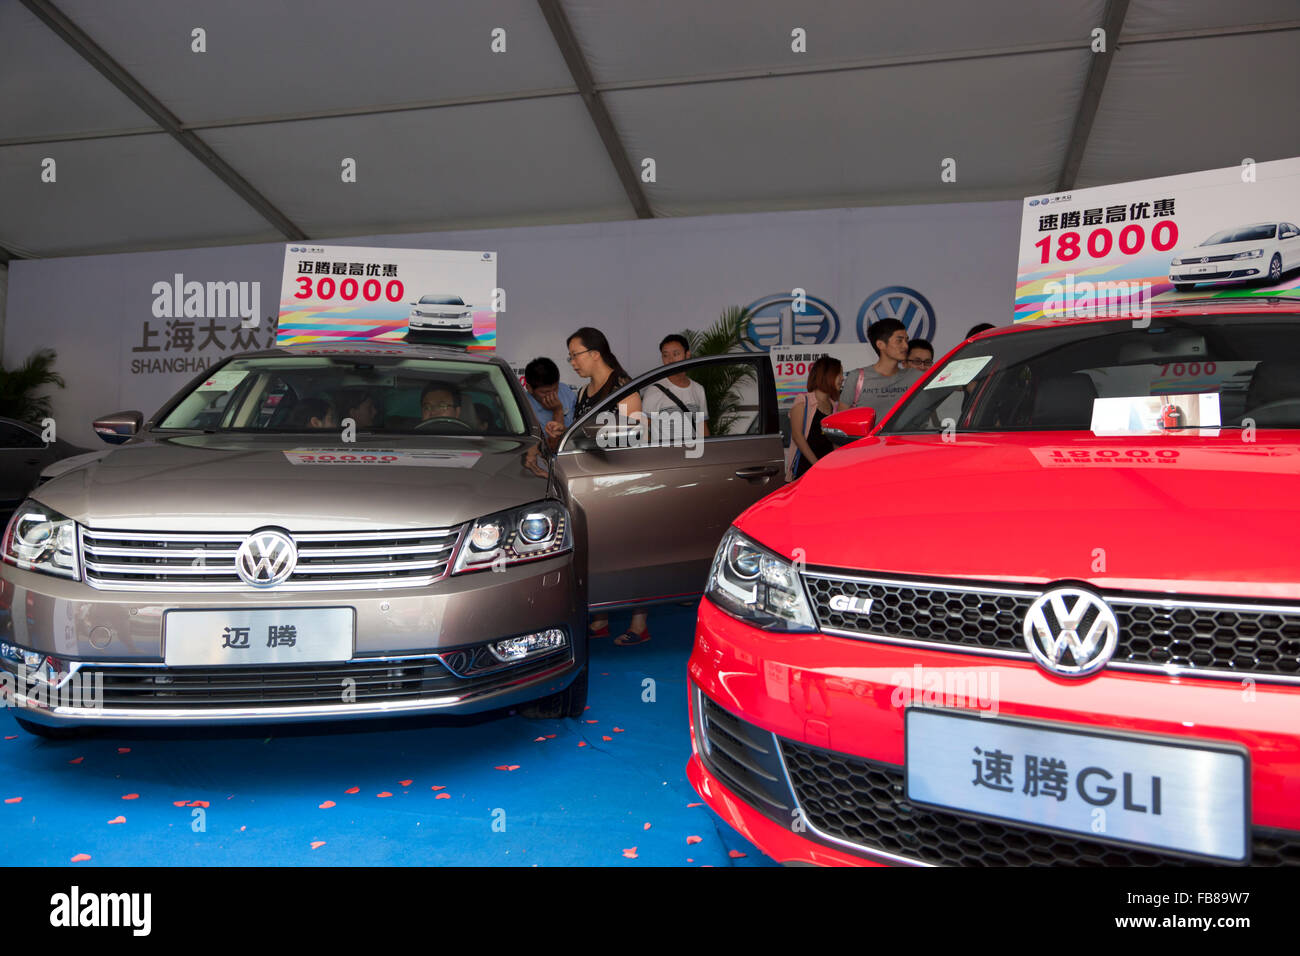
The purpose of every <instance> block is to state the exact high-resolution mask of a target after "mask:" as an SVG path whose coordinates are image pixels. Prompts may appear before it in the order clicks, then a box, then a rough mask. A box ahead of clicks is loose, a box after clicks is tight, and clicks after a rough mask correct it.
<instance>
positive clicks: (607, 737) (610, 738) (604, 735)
mask: <svg viewBox="0 0 1300 956" xmlns="http://www.w3.org/2000/svg"><path fill="white" fill-rule="evenodd" d="M600 739H601V740H613V739H614V738H613V737H611V736H609V734H601V735H600Z"/></svg>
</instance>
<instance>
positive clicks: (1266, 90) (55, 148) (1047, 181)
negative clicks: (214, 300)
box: [0, 0, 1300, 258]
mask: <svg viewBox="0 0 1300 956" xmlns="http://www.w3.org/2000/svg"><path fill="white" fill-rule="evenodd" d="M1115 2H1116V0H1111V6H1109V7H1108V4H1107V3H1106V2H1105V0H1081V2H1076V3H1070V4H1062V3H1044V2H1040V0H981V2H979V3H970V2H968V0H873V2H871V3H862V2H817V3H812V4H809V3H804V2H782V0H708V2H699V0H669V2H662V3H653V4H645V3H632V2H610V0H560V3H559V7H560V9H561V10H562V12H563V14H564V16H565V17H567V20H568V23H569V25H570V27H571V35H572V37H573V38H574V39H575V40H576V50H577V52H578V54H579V55H580V57H581V58H582V60H584V61H585V64H586V67H587V68H589V70H590V76H591V79H592V81H593V83H594V90H595V92H596V93H597V94H598V98H599V102H600V103H601V104H603V109H604V110H605V111H607V115H608V117H609V119H610V120H612V135H613V144H614V145H613V152H614V154H615V155H621V157H622V162H623V163H624V164H625V167H630V169H631V170H632V171H633V172H634V173H636V174H638V175H637V179H638V180H639V178H640V177H639V174H640V173H641V171H642V168H643V165H642V163H643V160H645V159H647V158H649V159H653V160H654V166H655V180H654V181H653V182H643V181H638V182H636V184H635V185H634V186H632V187H631V188H630V189H629V187H628V184H627V183H626V181H624V180H620V176H619V160H618V159H615V158H612V155H611V148H610V143H609V138H608V136H607V138H606V140H605V141H602V136H601V126H600V123H599V122H598V120H597V119H596V118H595V113H594V112H592V111H589V108H588V103H587V102H585V101H584V98H583V96H582V95H580V86H579V83H580V79H575V76H577V74H575V72H574V70H573V69H572V68H571V67H572V62H571V61H569V60H566V57H565V52H564V49H563V45H562V43H561V40H560V36H559V34H557V33H556V32H555V30H554V28H553V24H548V20H547V17H546V15H545V12H544V10H543V6H542V5H541V4H539V3H538V2H536V0H475V2H473V3H468V2H466V3H452V2H430V0H367V2H366V3H363V4H344V3H336V2H332V0H273V2H270V0H238V2H229V0H113V2H111V3H105V2H103V0H53V2H52V6H53V8H54V9H55V10H56V11H57V12H58V13H61V14H62V15H64V16H66V17H67V19H68V20H70V21H71V23H72V24H73V25H75V27H76V28H77V29H78V30H80V31H82V32H84V34H85V35H86V36H87V37H89V39H90V40H91V41H93V43H94V44H95V45H97V46H98V47H100V48H102V50H103V51H104V53H106V54H107V56H108V57H111V59H112V60H113V61H115V62H116V64H117V66H118V67H120V69H121V70H122V71H124V74H125V75H128V76H129V77H130V78H131V79H132V80H133V81H134V82H135V83H138V84H139V88H140V89H142V90H143V91H146V93H147V95H149V96H151V97H152V98H154V99H155V100H156V101H158V102H160V103H161V104H162V105H163V106H164V107H165V108H166V110H167V111H169V112H170V113H171V114H172V115H173V116H174V117H175V118H176V119H177V120H178V121H179V123H180V124H181V128H182V129H183V130H186V131H189V132H190V133H193V134H194V135H195V136H197V137H198V139H199V140H200V141H201V143H202V144H204V145H205V146H206V147H208V148H210V149H211V151H212V154H213V155H214V156H215V157H216V158H217V164H218V165H220V164H224V166H225V167H227V168H228V169H229V170H232V171H233V172H234V173H235V174H236V175H237V177H239V178H242V180H243V181H244V182H246V183H247V184H248V186H249V187H251V189H252V190H253V191H255V192H256V193H257V194H260V196H261V197H263V198H264V200H265V203H266V207H265V208H258V206H257V205H256V204H255V203H252V202H250V201H249V200H248V197H247V195H246V194H243V193H241V192H240V191H239V190H238V189H235V188H232V186H231V184H230V182H229V180H228V177H223V176H222V175H220V174H218V173H217V172H216V171H214V165H213V164H211V163H207V162H205V161H201V159H200V158H197V157H196V156H195V155H194V154H193V152H191V151H189V150H187V149H186V148H184V147H183V146H182V145H181V143H180V142H179V141H178V139H177V138H175V137H174V136H173V135H172V132H169V131H168V130H166V129H164V128H163V127H162V126H160V125H159V123H158V122H157V121H156V120H155V118H154V116H152V115H151V114H150V113H149V112H148V111H147V110H145V109H142V108H141V106H140V105H138V101H133V99H132V98H131V97H129V96H128V95H126V93H124V92H122V91H121V90H120V89H119V88H118V87H117V86H115V85H114V84H113V83H112V82H110V81H109V79H108V78H106V76H105V75H103V73H102V72H101V70H99V69H96V68H95V67H94V66H92V64H91V62H89V61H88V59H87V57H86V55H85V54H84V53H83V52H80V51H78V50H77V49H75V48H74V45H72V44H71V43H70V42H69V41H68V40H67V39H66V38H65V37H64V36H61V35H60V34H59V33H58V32H56V31H55V30H54V29H52V28H51V26H50V25H49V24H48V23H47V22H45V21H44V20H43V19H42V18H41V17H39V16H38V15H37V12H35V11H36V8H39V7H46V8H48V7H50V6H51V3H50V0H0V249H4V250H7V251H8V252H9V253H10V254H14V255H22V256H35V257H41V256H62V255H75V254H83V253H96V252H107V251H115V252H116V251H133V250H142V249H159V248H177V247H187V246H203V245H216V244H230V243H240V242H257V241H275V240H279V239H283V238H285V237H286V236H287V235H288V233H287V232H286V230H285V228H284V225H283V224H284V223H285V222H287V223H289V224H291V225H292V226H293V227H296V229H297V230H298V231H299V232H300V233H301V234H304V235H306V236H308V237H310V238H314V239H325V238H330V237H339V236H357V235H365V234H374V233H388V234H391V233H403V232H415V231H428V230H437V229H452V228H474V227H486V226H506V225H525V224H536V223H562V222H583V221H605V220H618V219H628V218H633V217H635V216H636V215H637V213H636V205H635V200H634V199H633V196H634V194H635V190H639V191H640V193H641V194H642V195H643V196H644V201H645V202H646V203H647V204H648V212H649V213H650V214H652V215H654V216H657V217H663V216H692V215H702V214H711V213H723V212H754V211H763V210H778V209H791V208H817V207H828V206H868V205H894V204H909V203H932V202H969V201H977V200H991V199H1010V198H1019V197H1022V196H1026V195H1033V194H1034V193H1038V192H1047V191H1054V190H1055V188H1056V186H1057V185H1058V183H1059V182H1061V181H1062V175H1063V169H1064V167H1065V165H1066V159H1067V156H1068V155H1069V152H1070V147H1071V143H1072V142H1074V143H1076V144H1082V154H1081V161H1080V162H1079V164H1078V172H1077V175H1075V176H1072V177H1068V179H1069V182H1068V186H1080V187H1082V186H1090V185H1096V184H1100V183H1108V182H1119V181H1126V180H1133V179H1144V178H1149V177H1154V176H1163V175H1169V174H1174V173H1181V172H1188V171H1191V170H1196V169H1205V168H1213V167H1218V166H1226V165H1234V164H1236V163H1239V162H1240V161H1241V160H1242V159H1244V158H1247V157H1249V158H1253V159H1255V160H1256V161H1261V162H1262V161H1266V160H1271V159H1280V158H1284V157H1287V156H1295V155H1300V128H1297V127H1296V124H1294V123H1292V122H1289V119H1290V117H1291V115H1292V113H1293V112H1294V107H1293V104H1294V101H1295V97H1296V95H1297V92H1300V5H1298V4H1297V3H1296V0H1247V2H1242V3H1235V4H1228V3H1223V2H1221V0H1130V2H1129V3H1128V4H1127V5H1126V7H1124V8H1123V9H1124V17H1123V25H1122V32H1121V35H1120V37H1119V42H1118V44H1117V45H1116V44H1115V38H1113V37H1112V38H1108V42H1109V43H1110V44H1111V48H1112V49H1113V50H1114V51H1115V52H1114V56H1113V57H1112V59H1111V60H1110V68H1109V71H1108V72H1107V74H1106V76H1105V82H1104V85H1102V86H1101V97H1100V102H1099V106H1098V107H1097V109H1096V112H1095V119H1094V120H1093V122H1092V123H1091V127H1090V129H1084V128H1083V126H1084V125H1086V124H1081V123H1080V122H1079V118H1080V115H1081V105H1082V104H1083V103H1084V102H1085V90H1086V88H1087V84H1088V81H1089V75H1090V68H1091V67H1092V65H1093V63H1094V61H1095V59H1096V58H1095V57H1094V55H1093V53H1092V52H1091V51H1090V49H1089V44H1090V40H1091V31H1092V30H1094V29H1095V28H1097V27H1099V26H1101V25H1102V23H1103V22H1104V20H1105V18H1106V16H1107V10H1108V9H1112V10H1113V9H1114V6H1113V5H1114V4H1115ZM195 28H202V29H203V30H204V31H206V44H207V51H206V52H204V53H195V52H192V51H191V31H193V30H194V29H195ZM1248 28H1254V29H1248ZM496 29H502V30H504V31H505V41H506V49H505V52H502V53H494V52H492V50H491V48H490V46H491V43H492V36H493V31H494V30H496ZM796 29H801V30H803V31H805V35H806V44H807V52H804V53H797V52H794V51H793V50H792V49H791V44H792V36H791V34H792V31H794V30H796ZM1082 112H1084V113H1087V115H1089V116H1091V113H1090V112H1088V111H1086V110H1084V111H1082ZM1076 148H1077V147H1076ZM949 158H950V159H953V160H955V161H956V180H955V181H954V182H944V181H942V179H941V163H942V162H943V160H945V159H949ZM46 159H53V160H54V161H55V163H56V170H57V180H56V182H55V183H44V182H42V181H41V170H42V163H43V162H44V161H45V160H46ZM344 159H353V160H355V161H356V168H357V181H356V182H355V183H344V182H342V181H341V176H340V173H341V169H342V166H341V164H342V163H343V161H344ZM267 209H271V210H272V213H273V214H272V215H269V216H268V213H267V211H266V210H267ZM275 214H278V216H277V215H275ZM2 257H3V254H0V258H2Z"/></svg>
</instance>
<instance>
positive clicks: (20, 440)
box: [0, 422, 45, 448]
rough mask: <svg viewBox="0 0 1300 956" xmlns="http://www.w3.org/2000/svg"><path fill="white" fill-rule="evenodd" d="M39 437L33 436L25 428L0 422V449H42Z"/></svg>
mask: <svg viewBox="0 0 1300 956" xmlns="http://www.w3.org/2000/svg"><path fill="white" fill-rule="evenodd" d="M44 447H45V443H44V442H43V441H41V436H40V435H33V434H32V433H31V432H29V431H28V430H27V429H25V428H20V427H18V426H17V425H10V424H9V423H7V422H0V448H44Z"/></svg>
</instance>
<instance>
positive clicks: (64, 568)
mask: <svg viewBox="0 0 1300 956" xmlns="http://www.w3.org/2000/svg"><path fill="white" fill-rule="evenodd" d="M0 559H3V560H4V561H6V562H7V563H9V564H12V565H15V566H17V567H20V568H23V569H24V570H27V571H44V572H45V573H46V574H57V575H59V576H61V577H65V578H72V579H73V580H74V581H76V580H79V579H80V577H81V574H80V572H79V571H78V570H77V524H76V522H75V521H73V520H72V519H70V518H65V517H64V516H63V515H61V514H59V513H58V512H57V511H54V510H53V509H51V508H47V507H45V506H44V505H42V504H38V503H37V502H35V501H31V500H28V501H24V502H23V503H22V504H21V505H19V506H18V510H17V511H15V512H14V516H13V517H12V518H10V519H9V526H8V527H7V528H5V534H4V541H3V543H0Z"/></svg>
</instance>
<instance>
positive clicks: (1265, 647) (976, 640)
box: [804, 572, 1300, 681]
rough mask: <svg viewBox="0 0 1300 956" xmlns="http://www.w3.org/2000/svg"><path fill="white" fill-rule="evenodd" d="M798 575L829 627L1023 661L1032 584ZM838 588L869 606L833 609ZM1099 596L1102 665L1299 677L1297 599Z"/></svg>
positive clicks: (1027, 656) (1299, 610)
mask: <svg viewBox="0 0 1300 956" xmlns="http://www.w3.org/2000/svg"><path fill="white" fill-rule="evenodd" d="M804 582H805V584H806V585H807V588H808V594H809V597H810V598H811V600H812V603H813V608H814V611H815V613H816V616H817V622H818V624H819V626H820V627H822V628H823V629H825V630H827V631H829V632H831V633H839V634H844V635H848V636H854V637H861V638H863V639H866V640H873V639H875V640H882V641H905V642H907V643H910V644H920V645H934V646H936V647H940V648H944V649H950V650H963V651H969V652H973V653H980V652H985V653H990V654H996V655H998V656H1004V657H1006V656H1010V657H1020V658H1023V659H1025V660H1031V659H1032V658H1031V656H1030V654H1029V651H1028V649H1027V648H1026V646H1025V639H1024V633H1023V626H1024V620H1025V616H1026V614H1027V613H1028V610H1029V606H1030V604H1032V603H1033V601H1034V600H1035V599H1036V598H1037V597H1038V596H1039V595H1040V594H1041V593H1042V591H1041V590H1032V591H1031V590H1025V589H1021V588H1005V587H997V586H991V585H990V586H982V585H969V586H967V585H962V584H955V583H935V582H911V581H902V580H897V579H886V578H866V577H848V576H838V575H834V574H831V573H826V574H822V573H817V572H809V573H805V575H804ZM838 596H843V597H845V598H857V599H870V600H871V607H870V611H869V613H867V614H858V613H854V612H853V611H849V610H836V609H835V608H832V607H831V599H832V598H833V597H838ZM1102 597H1104V598H1105V600H1106V602H1107V604H1109V605H1110V608H1111V610H1112V611H1114V613H1115V618H1116V620H1117V621H1118V623H1119V643H1118V645H1117V647H1116V649H1115V654H1114V656H1113V657H1112V658H1111V662H1110V664H1109V665H1108V666H1109V667H1113V668H1119V669H1126V668H1128V669H1138V668H1141V669H1149V668H1155V669H1159V670H1170V669H1173V668H1177V669H1178V670H1179V671H1181V672H1187V673H1194V674H1197V675H1201V676H1206V677H1231V678H1234V679H1238V678H1240V677H1242V676H1251V677H1254V678H1256V679H1262V680H1269V679H1277V680H1286V681H1291V680H1300V606H1295V605H1266V604H1262V603H1259V604H1252V603H1246V602H1240V601H1235V600H1233V601H1229V600H1228V599H1214V598H1204V599H1198V600H1167V599H1160V598H1146V597H1138V596H1129V595H1123V594H1115V593H1107V594H1103V595H1102ZM838 603H846V602H842V601H841V602H838ZM848 603H852V602H848Z"/></svg>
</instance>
